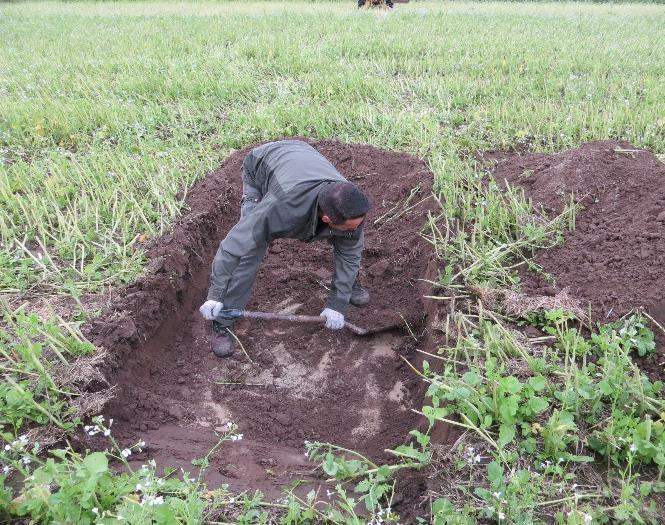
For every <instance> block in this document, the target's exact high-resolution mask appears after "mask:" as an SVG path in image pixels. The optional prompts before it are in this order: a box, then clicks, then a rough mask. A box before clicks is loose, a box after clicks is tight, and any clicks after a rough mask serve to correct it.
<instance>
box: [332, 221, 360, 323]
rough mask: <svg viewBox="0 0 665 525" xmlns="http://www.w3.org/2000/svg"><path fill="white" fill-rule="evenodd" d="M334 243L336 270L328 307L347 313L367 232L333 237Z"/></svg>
mask: <svg viewBox="0 0 665 525" xmlns="http://www.w3.org/2000/svg"><path fill="white" fill-rule="evenodd" d="M332 245H333V256H334V260H335V272H334V274H333V278H332V285H331V287H330V294H329V295H328V300H327V301H326V308H330V309H331V310H335V311H337V312H339V313H341V314H345V313H346V310H347V308H348V307H349V300H350V299H351V289H352V288H353V283H354V282H355V281H356V277H358V270H359V269H360V260H361V258H362V252H363V248H364V246H365V232H364V231H363V230H361V231H360V235H359V236H358V237H355V238H354V237H350V238H349V237H333V239H332Z"/></svg>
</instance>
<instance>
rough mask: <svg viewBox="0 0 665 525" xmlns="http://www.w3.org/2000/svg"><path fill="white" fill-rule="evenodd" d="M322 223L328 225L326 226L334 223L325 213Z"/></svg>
mask: <svg viewBox="0 0 665 525" xmlns="http://www.w3.org/2000/svg"><path fill="white" fill-rule="evenodd" d="M321 221H322V222H324V223H326V224H332V221H331V220H330V217H328V216H327V215H326V214H325V213H324V214H323V215H321Z"/></svg>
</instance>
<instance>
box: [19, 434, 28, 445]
mask: <svg viewBox="0 0 665 525" xmlns="http://www.w3.org/2000/svg"><path fill="white" fill-rule="evenodd" d="M18 440H19V441H20V442H21V445H27V444H28V437H27V436H26V435H25V434H24V435H22V436H21V437H20V438H18Z"/></svg>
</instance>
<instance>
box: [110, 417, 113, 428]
mask: <svg viewBox="0 0 665 525" xmlns="http://www.w3.org/2000/svg"><path fill="white" fill-rule="evenodd" d="M112 424H113V418H111V419H109V426H111V425H112Z"/></svg>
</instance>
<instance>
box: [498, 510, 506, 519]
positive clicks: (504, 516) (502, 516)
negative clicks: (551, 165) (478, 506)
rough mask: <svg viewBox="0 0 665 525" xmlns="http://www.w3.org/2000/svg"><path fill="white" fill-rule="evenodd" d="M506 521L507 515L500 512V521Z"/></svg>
mask: <svg viewBox="0 0 665 525" xmlns="http://www.w3.org/2000/svg"><path fill="white" fill-rule="evenodd" d="M505 519H506V515H505V514H504V513H503V512H501V511H499V520H505Z"/></svg>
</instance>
